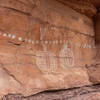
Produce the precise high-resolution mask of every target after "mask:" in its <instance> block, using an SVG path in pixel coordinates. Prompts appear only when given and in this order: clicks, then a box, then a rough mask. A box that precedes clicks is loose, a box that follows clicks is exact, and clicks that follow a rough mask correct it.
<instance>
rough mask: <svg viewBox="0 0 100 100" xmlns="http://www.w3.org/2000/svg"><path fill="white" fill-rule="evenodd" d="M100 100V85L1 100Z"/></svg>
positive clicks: (14, 96) (7, 97)
mask: <svg viewBox="0 0 100 100" xmlns="http://www.w3.org/2000/svg"><path fill="white" fill-rule="evenodd" d="M40 99H42V100H100V85H94V86H84V87H81V88H80V87H78V88H71V89H68V90H61V91H47V92H42V93H38V94H36V95H32V96H29V97H23V96H21V95H11V94H10V95H7V96H4V97H3V98H2V99H0V100H40Z"/></svg>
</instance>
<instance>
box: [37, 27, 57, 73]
mask: <svg viewBox="0 0 100 100" xmlns="http://www.w3.org/2000/svg"><path fill="white" fill-rule="evenodd" d="M45 32H46V29H45ZM45 32H43V30H42V29H41V28H40V33H41V34H40V40H41V41H42V40H43V37H44V33H45ZM47 43H48V41H45V43H41V44H42V47H43V51H38V52H36V64H37V66H38V68H39V69H40V70H41V71H42V72H44V73H52V72H53V71H55V69H56V68H57V60H56V55H55V54H54V53H51V52H49V51H47Z"/></svg>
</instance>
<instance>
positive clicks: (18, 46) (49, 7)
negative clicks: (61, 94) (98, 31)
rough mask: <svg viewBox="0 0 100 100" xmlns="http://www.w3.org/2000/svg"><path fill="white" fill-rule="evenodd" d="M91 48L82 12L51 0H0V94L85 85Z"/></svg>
mask: <svg viewBox="0 0 100 100" xmlns="http://www.w3.org/2000/svg"><path fill="white" fill-rule="evenodd" d="M95 51H96V50H95V39H94V28H93V22H92V20H91V19H89V18H88V17H86V16H85V15H82V14H80V13H78V12H76V11H74V10H73V9H71V8H69V7H67V6H64V5H63V4H61V3H59V2H57V1H53V0H28V1H27V0H17V1H16V0H0V77H1V78H0V82H1V83H0V90H1V91H0V95H1V96H3V95H6V94H8V93H14V94H22V95H24V96H29V95H32V94H35V93H38V92H41V91H45V90H53V89H67V88H72V87H79V86H84V85H91V84H92V81H91V80H90V79H89V76H88V71H87V68H86V67H85V66H90V65H91V64H94V63H95V59H94V57H95ZM2 76H5V77H3V78H2ZM19 90H20V91H19Z"/></svg>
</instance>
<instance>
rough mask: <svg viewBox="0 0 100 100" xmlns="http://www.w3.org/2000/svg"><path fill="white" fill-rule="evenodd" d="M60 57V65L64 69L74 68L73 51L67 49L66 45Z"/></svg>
mask: <svg viewBox="0 0 100 100" xmlns="http://www.w3.org/2000/svg"><path fill="white" fill-rule="evenodd" d="M59 57H60V64H61V66H62V67H63V68H68V67H73V66H74V55H73V51H72V50H71V49H70V48H68V47H67V44H64V47H63V49H62V50H61V51H60V54H59Z"/></svg>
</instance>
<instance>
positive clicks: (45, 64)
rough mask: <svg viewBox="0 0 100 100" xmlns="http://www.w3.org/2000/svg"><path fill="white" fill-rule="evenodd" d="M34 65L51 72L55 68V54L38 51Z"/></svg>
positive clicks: (43, 70)
mask: <svg viewBox="0 0 100 100" xmlns="http://www.w3.org/2000/svg"><path fill="white" fill-rule="evenodd" d="M36 65H37V66H38V68H39V69H40V70H41V71H42V72H46V73H48V72H53V71H54V70H56V68H57V60H56V55H55V54H53V53H51V52H48V51H38V52H37V53H36Z"/></svg>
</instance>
